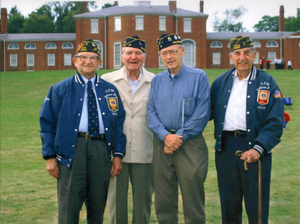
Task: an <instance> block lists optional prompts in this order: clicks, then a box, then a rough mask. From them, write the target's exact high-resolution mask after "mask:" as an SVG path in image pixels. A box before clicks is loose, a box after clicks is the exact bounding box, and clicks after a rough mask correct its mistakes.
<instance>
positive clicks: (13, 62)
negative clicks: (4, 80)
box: [9, 54, 18, 67]
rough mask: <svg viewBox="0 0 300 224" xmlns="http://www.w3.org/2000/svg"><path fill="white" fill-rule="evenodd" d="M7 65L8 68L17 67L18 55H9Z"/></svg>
mask: <svg viewBox="0 0 300 224" xmlns="http://www.w3.org/2000/svg"><path fill="white" fill-rule="evenodd" d="M9 65H10V67H17V66H18V55H17V54H11V55H10V56H9Z"/></svg>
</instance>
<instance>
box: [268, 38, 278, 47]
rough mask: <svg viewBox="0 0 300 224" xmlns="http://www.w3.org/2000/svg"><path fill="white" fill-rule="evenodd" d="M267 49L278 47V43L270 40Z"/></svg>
mask: <svg viewBox="0 0 300 224" xmlns="http://www.w3.org/2000/svg"><path fill="white" fill-rule="evenodd" d="M266 47H278V43H277V42H276V41H275V40H270V41H269V42H268V43H267V44H266Z"/></svg>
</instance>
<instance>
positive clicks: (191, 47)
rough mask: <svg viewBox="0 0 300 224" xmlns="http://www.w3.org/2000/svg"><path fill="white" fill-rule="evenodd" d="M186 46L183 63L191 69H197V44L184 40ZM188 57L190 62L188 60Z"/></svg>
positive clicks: (183, 43)
mask: <svg viewBox="0 0 300 224" xmlns="http://www.w3.org/2000/svg"><path fill="white" fill-rule="evenodd" d="M182 45H183V46H184V48H185V49H184V56H183V62H184V64H185V65H187V66H190V67H193V68H194V67H196V43H195V41H193V40H191V39H186V40H182ZM187 57H188V59H189V60H187Z"/></svg>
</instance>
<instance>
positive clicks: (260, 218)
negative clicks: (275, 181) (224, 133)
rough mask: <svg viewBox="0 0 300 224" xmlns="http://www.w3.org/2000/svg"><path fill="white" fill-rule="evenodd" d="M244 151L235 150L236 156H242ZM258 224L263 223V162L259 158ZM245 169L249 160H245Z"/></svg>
mask: <svg viewBox="0 0 300 224" xmlns="http://www.w3.org/2000/svg"><path fill="white" fill-rule="evenodd" d="M243 153H244V152H243V151H241V150H238V151H236V152H235V155H236V156H242V154H243ZM257 162H258V224H262V181H261V162H260V160H259V159H258V160H257ZM244 169H245V171H247V170H248V166H247V160H244Z"/></svg>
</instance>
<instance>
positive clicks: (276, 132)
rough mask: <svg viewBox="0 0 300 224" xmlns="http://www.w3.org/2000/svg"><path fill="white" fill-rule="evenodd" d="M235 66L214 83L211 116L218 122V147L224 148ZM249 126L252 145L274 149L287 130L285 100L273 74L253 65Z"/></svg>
mask: <svg viewBox="0 0 300 224" xmlns="http://www.w3.org/2000/svg"><path fill="white" fill-rule="evenodd" d="M234 73H235V68H233V69H231V70H229V71H227V72H225V73H223V74H221V75H220V76H219V77H217V78H216V79H215V81H214V82H213V84H212V86H211V119H214V124H215V133H214V135H215V139H216V144H215V150H217V151H221V135H222V131H223V124H224V120H225V113H226V108H227V103H228V100H229V96H230V92H231V89H232V84H233V79H234ZM245 100H247V108H246V111H247V112H246V126H247V140H248V148H249V149H251V148H254V149H256V150H257V151H258V152H260V154H264V153H271V152H272V148H274V147H275V146H276V145H277V144H278V143H279V142H280V137H281V135H282V130H283V115H284V104H283V101H282V95H281V91H280V89H279V87H278V86H277V84H276V82H275V80H274V79H273V77H272V76H270V75H269V74H267V73H266V72H263V71H260V70H257V69H256V68H255V67H254V66H253V68H252V71H251V74H250V77H249V81H248V88H247V99H245Z"/></svg>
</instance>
